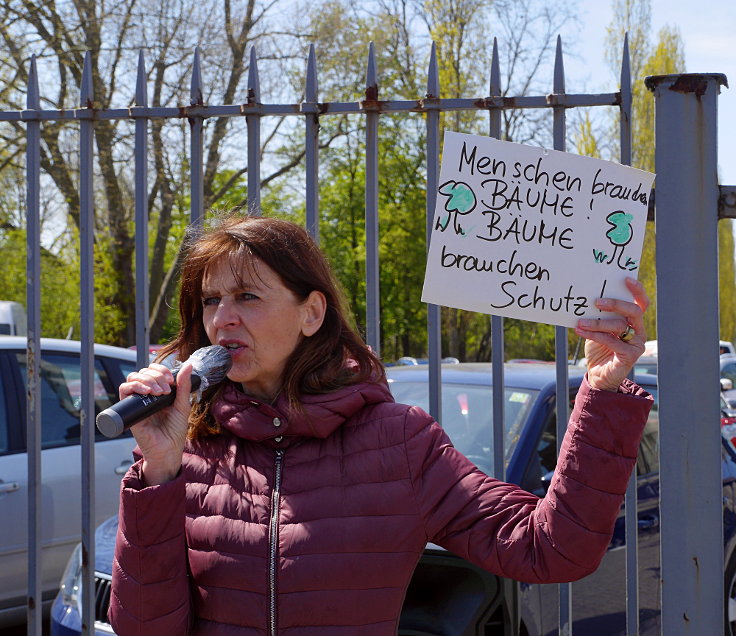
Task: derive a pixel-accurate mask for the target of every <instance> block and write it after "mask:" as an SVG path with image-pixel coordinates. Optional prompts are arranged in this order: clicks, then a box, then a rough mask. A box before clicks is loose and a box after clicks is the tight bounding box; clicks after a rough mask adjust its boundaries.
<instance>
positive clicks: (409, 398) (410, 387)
mask: <svg viewBox="0 0 736 636" xmlns="http://www.w3.org/2000/svg"><path fill="white" fill-rule="evenodd" d="M389 387H390V388H391V393H392V394H393V396H394V399H395V400H396V401H397V402H400V403H402V404H412V405H416V406H419V407H421V408H423V409H424V410H425V411H428V410H429V408H428V403H429V395H428V388H427V384H426V383H423V382H401V381H398V382H397V381H395V380H389ZM538 393H539V392H538V391H536V390H533V389H526V388H524V389H518V388H512V387H506V389H505V390H504V425H505V426H504V428H505V432H506V435H505V438H504V459H505V464H508V462H509V459H510V458H511V455H512V454H513V452H514V448H515V446H516V443H517V441H518V440H519V435H520V434H521V431H522V428H523V425H524V422H525V421H526V418H527V416H528V415H529V411H530V410H531V407H532V404H534V401H535V399H536V397H537V394H538ZM492 419H493V394H492V389H491V387H490V386H482V385H473V384H451V383H447V382H445V383H444V384H443V385H442V418H441V422H440V423H441V424H442V427H443V428H444V429H445V431H446V432H447V434H448V435H449V436H450V439H451V440H452V443H453V444H454V446H455V448H457V449H458V450H459V451H460V452H461V453H463V455H465V456H466V457H468V458H469V459H470V460H471V461H473V462H474V463H475V464H476V465H477V466H478V468H480V469H481V470H483V471H485V472H490V471H492V469H493V430H492V424H491V422H492Z"/></svg>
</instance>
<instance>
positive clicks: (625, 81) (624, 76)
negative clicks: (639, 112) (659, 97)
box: [621, 31, 631, 96]
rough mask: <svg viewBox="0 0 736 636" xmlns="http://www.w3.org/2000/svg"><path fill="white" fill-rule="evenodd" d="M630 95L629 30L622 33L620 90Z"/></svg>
mask: <svg viewBox="0 0 736 636" xmlns="http://www.w3.org/2000/svg"><path fill="white" fill-rule="evenodd" d="M624 91H626V92H627V93H628V95H629V96H630V95H631V62H630V59H629V32H628V31H627V32H626V33H624V52H623V57H622V58H621V92H622V93H623V92H624Z"/></svg>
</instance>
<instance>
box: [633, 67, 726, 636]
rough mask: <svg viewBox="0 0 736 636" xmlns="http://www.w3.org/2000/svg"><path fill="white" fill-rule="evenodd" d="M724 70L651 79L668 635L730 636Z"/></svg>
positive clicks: (663, 574)
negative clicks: (722, 427)
mask: <svg viewBox="0 0 736 636" xmlns="http://www.w3.org/2000/svg"><path fill="white" fill-rule="evenodd" d="M725 83H726V78H725V76H723V75H718V74H688V75H661V76H656V77H648V78H647V79H646V85H647V87H648V88H649V89H650V90H651V91H653V92H654V99H655V130H656V150H655V165H656V172H657V199H656V206H657V210H656V216H655V223H656V246H657V339H658V349H659V365H658V375H659V419H660V422H662V426H661V428H660V449H659V458H660V459H659V465H660V515H661V548H660V550H661V568H662V569H661V577H662V633H663V634H667V636H679V635H681V634H682V635H685V634H693V635H695V634H698V635H700V634H722V633H723V611H724V610H723V604H724V590H723V521H722V516H723V508H722V501H721V498H722V485H721V480H722V477H721V440H720V436H719V435H718V434H717V433H716V431H717V429H718V422H719V399H718V393H719V365H718V332H719V330H718V196H719V189H718V180H717V158H718V156H717V151H716V131H717V119H716V114H717V113H716V106H717V96H718V93H719V90H720V86H721V85H722V84H725Z"/></svg>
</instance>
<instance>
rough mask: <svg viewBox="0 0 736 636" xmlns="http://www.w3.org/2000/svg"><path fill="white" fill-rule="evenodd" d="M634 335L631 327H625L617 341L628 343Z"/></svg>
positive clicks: (634, 332)
mask: <svg viewBox="0 0 736 636" xmlns="http://www.w3.org/2000/svg"><path fill="white" fill-rule="evenodd" d="M635 335H636V331H634V328H633V327H632V326H631V325H626V330H625V331H624V332H623V333H621V335H619V339H620V340H623V341H624V342H629V341H630V340H632V339H633V338H634V336H635Z"/></svg>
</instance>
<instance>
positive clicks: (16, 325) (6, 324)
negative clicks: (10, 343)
mask: <svg viewBox="0 0 736 636" xmlns="http://www.w3.org/2000/svg"><path fill="white" fill-rule="evenodd" d="M27 334H28V326H27V321H26V310H25V307H23V305H21V304H20V303H16V302H14V301H12V300H0V336H25V335H27Z"/></svg>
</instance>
